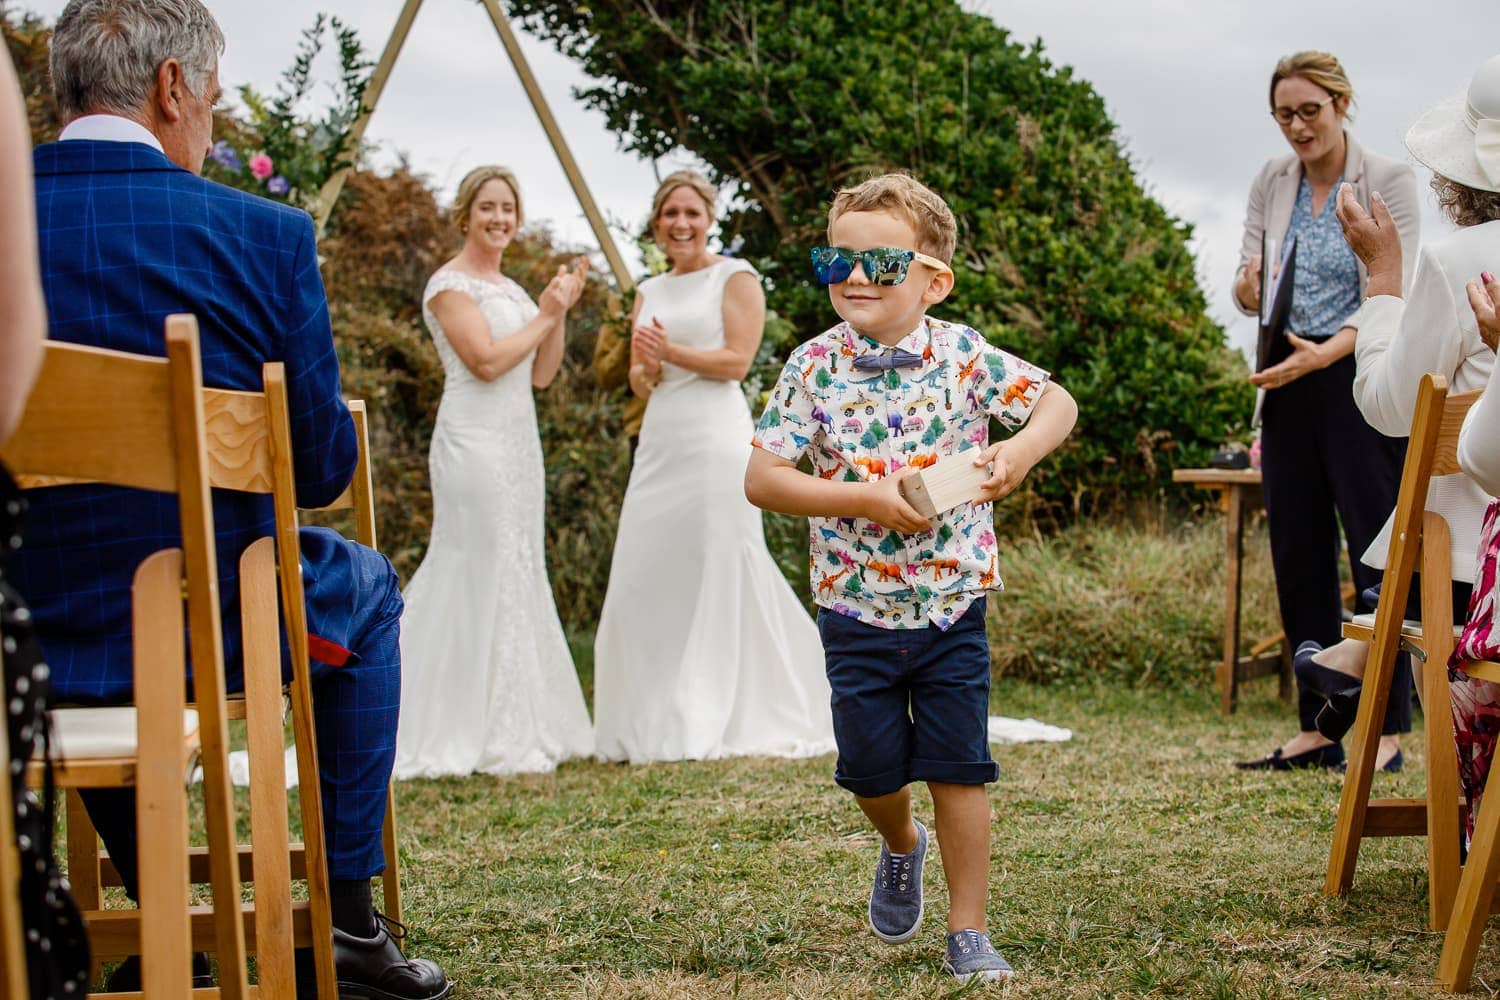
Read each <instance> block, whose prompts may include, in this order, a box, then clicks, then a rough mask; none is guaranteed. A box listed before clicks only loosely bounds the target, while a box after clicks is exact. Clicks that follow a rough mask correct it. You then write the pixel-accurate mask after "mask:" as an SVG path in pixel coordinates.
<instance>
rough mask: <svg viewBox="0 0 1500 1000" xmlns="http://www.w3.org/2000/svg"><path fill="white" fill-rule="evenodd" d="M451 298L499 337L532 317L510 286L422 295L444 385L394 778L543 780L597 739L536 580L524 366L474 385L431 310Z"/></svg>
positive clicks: (414, 589) (538, 460)
mask: <svg viewBox="0 0 1500 1000" xmlns="http://www.w3.org/2000/svg"><path fill="white" fill-rule="evenodd" d="M450 289H451V290H456V291H460V292H463V293H464V294H466V295H468V296H470V297H471V298H473V300H474V301H475V302H476V303H477V304H478V306H479V309H480V311H481V312H482V313H483V314H484V318H485V319H486V320H487V321H488V322H489V325H490V335H491V336H492V337H494V338H496V339H499V338H502V337H505V336H508V335H509V334H512V333H514V332H515V331H516V330H517V329H519V328H520V327H521V326H522V325H523V324H525V323H526V322H527V321H529V320H530V319H531V318H532V317H533V316H535V315H536V313H537V308H536V305H535V303H533V302H532V301H531V299H530V298H529V297H527V295H526V293H525V292H524V291H523V290H522V289H521V287H520V286H519V285H517V284H515V283H514V282H512V281H509V280H508V279H504V280H503V283H496V282H490V281H485V280H482V279H479V278H474V277H471V276H469V275H466V274H464V273H462V272H459V271H456V270H453V269H451V268H447V267H444V268H441V269H439V270H438V271H437V272H436V273H435V274H433V276H432V278H431V280H430V281H428V283H427V289H426V291H424V292H423V293H422V316H423V318H424V319H425V320H426V321H427V329H428V330H429V331H430V332H431V334H432V339H433V342H434V343H435V344H436V345H437V349H438V356H439V357H440V358H441V359H442V362H443V372H444V375H445V382H444V385H443V399H442V402H441V403H440V404H439V406H438V413H437V421H436V425H435V426H434V428H433V432H432V449H431V452H430V455H429V467H430V469H431V472H432V508H433V510H432V515H433V516H432V538H431V541H430V542H429V544H428V547H427V555H426V557H425V558H424V559H423V560H422V565H421V566H420V567H418V569H417V572H416V573H415V574H414V575H413V576H412V578H411V582H410V583H409V584H408V585H407V588H406V591H405V594H404V595H403V596H404V597H405V599H406V612H405V614H404V615H403V616H402V619H401V721H400V724H399V727H398V729H397V736H396V765H395V774H396V777H398V778H412V777H436V776H438V775H445V774H471V773H474V772H476V771H482V772H486V773H489V774H512V773H515V772H520V771H550V770H552V769H553V768H554V767H556V766H557V763H558V762H559V761H562V760H567V759H568V758H571V757H581V756H587V755H589V754H590V753H592V751H593V748H594V741H593V734H592V731H591V727H590V724H589V716H588V708H587V706H586V705H585V704H584V701H583V692H582V690H581V689H580V688H579V685H578V674H577V672H576V671H575V669H574V667H573V658H572V654H571V653H570V652H569V650H568V644H567V640H566V639H565V638H564V635H563V629H562V623H561V622H560V621H559V620H558V617H557V607H556V605H555V604H554V603H553V600H552V588H551V586H550V584H549V583H548V581H547V565H546V549H545V541H544V518H545V514H546V492H545V482H544V479H543V469H542V446H541V441H540V439H539V438H538V436H537V423H536V407H535V403H534V402H533V399H532V388H531V365H532V360H533V358H527V359H526V360H525V361H522V362H521V363H520V364H518V365H516V366H515V367H514V368H512V369H511V370H510V371H508V372H506V373H505V374H504V375H501V376H500V377H499V378H497V379H495V380H494V381H493V382H484V381H482V380H480V379H477V378H475V377H474V375H473V374H472V373H471V372H470V371H469V370H468V368H466V367H465V366H464V363H463V362H462V361H461V360H460V359H459V357H458V355H457V354H456V353H455V352H454V350H453V347H452V345H450V344H449V343H448V338H447V337H445V336H444V335H443V330H442V327H441V326H440V325H439V324H438V322H437V319H436V317H435V316H433V314H432V310H431V309H430V308H429V305H428V303H429V302H430V301H431V299H432V298H433V296H435V295H437V294H438V293H439V292H442V291H447V290H450Z"/></svg>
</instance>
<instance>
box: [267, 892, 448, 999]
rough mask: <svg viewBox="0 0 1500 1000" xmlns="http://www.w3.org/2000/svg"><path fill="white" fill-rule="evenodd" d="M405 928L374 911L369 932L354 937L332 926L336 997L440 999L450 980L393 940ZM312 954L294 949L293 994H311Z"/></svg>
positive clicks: (313, 989) (313, 976)
mask: <svg viewBox="0 0 1500 1000" xmlns="http://www.w3.org/2000/svg"><path fill="white" fill-rule="evenodd" d="M405 936H406V927H405V925H403V924H400V923H397V922H396V921H394V920H392V919H391V918H390V917H387V916H385V915H384V914H381V913H377V914H375V936H374V937H370V938H360V937H355V936H354V935H353V934H345V933H344V932H343V931H341V930H339V929H338V928H337V927H335V928H334V929H333V968H334V973H335V975H336V976H337V978H338V984H339V1000H442V998H443V997H446V996H448V995H449V994H451V993H452V992H453V984H452V983H450V982H448V977H447V976H445V975H444V974H443V970H442V969H441V968H440V967H439V966H438V964H437V963H436V962H433V961H430V960H428V959H425V958H407V957H406V956H405V955H403V954H401V949H400V948H399V947H398V946H397V945H396V942H397V941H398V940H399V939H401V938H404V937H405ZM316 983H317V975H316V972H315V971H314V968H313V963H312V953H311V951H308V950H305V949H299V950H298V952H297V995H298V996H299V997H316V996H317V985H316Z"/></svg>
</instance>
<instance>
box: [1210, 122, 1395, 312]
mask: <svg viewBox="0 0 1500 1000" xmlns="http://www.w3.org/2000/svg"><path fill="white" fill-rule="evenodd" d="M1344 141H1345V143H1346V144H1347V145H1346V150H1345V153H1344V180H1346V181H1348V182H1349V183H1350V184H1353V185H1354V195H1355V197H1356V198H1358V199H1359V203H1360V204H1361V205H1363V206H1364V207H1365V209H1366V211H1368V210H1369V208H1370V192H1372V191H1379V192H1380V196H1381V197H1382V198H1384V199H1385V203H1386V206H1387V207H1388V208H1390V210H1391V218H1393V219H1395V220H1396V231H1397V232H1399V233H1400V234H1401V288H1402V290H1403V291H1405V290H1406V289H1408V288H1410V287H1411V276H1412V271H1413V269H1414V268H1415V267H1416V264H1417V245H1418V243H1419V241H1420V234H1421V227H1422V219H1421V204H1420V202H1419V200H1418V197H1417V178H1416V174H1414V173H1413V172H1412V169H1411V167H1409V166H1407V165H1406V164H1404V163H1399V162H1397V161H1396V160H1392V159H1389V158H1387V157H1384V156H1379V155H1377V154H1375V153H1367V152H1365V151H1364V149H1363V148H1362V147H1361V146H1360V144H1359V143H1358V142H1356V141H1355V140H1354V136H1352V135H1350V134H1349V133H1348V132H1345V133H1344ZM1301 183H1302V161H1300V160H1298V159H1297V154H1296V153H1288V154H1287V155H1285V156H1282V157H1278V158H1276V159H1274V160H1269V161H1267V163H1266V165H1265V166H1264V167H1262V168H1261V171H1260V173H1259V174H1257V175H1256V177H1255V183H1254V184H1252V185H1251V186H1250V202H1249V204H1248V205H1247V206H1246V208H1245V236H1244V239H1242V240H1241V241H1240V262H1239V264H1238V266H1236V267H1235V270H1234V277H1235V280H1236V281H1238V280H1239V277H1240V274H1241V273H1242V272H1243V271H1244V270H1245V265H1246V264H1247V263H1248V262H1249V260H1250V258H1251V257H1253V256H1255V255H1256V254H1258V253H1260V246H1261V236H1262V234H1264V233H1270V234H1271V236H1272V237H1273V238H1274V239H1275V240H1276V246H1277V247H1281V246H1284V245H1285V243H1286V234H1287V230H1288V229H1290V228H1291V225H1292V209H1293V208H1294V207H1296V204H1297V188H1298V187H1299V186H1300V185H1301ZM1337 194H1338V192H1337V190H1335V191H1334V193H1333V194H1332V195H1330V196H1329V201H1328V204H1327V205H1325V206H1323V209H1324V211H1330V210H1332V208H1333V198H1334V197H1336V196H1337ZM1368 282H1369V275H1368V274H1367V273H1366V272H1365V265H1364V264H1363V263H1361V264H1360V265H1359V297H1360V300H1361V301H1363V300H1364V297H1365V286H1366V284H1367V283H1368ZM1230 287H1231V289H1232V288H1233V286H1232V285H1231V286H1230ZM1230 298H1232V299H1234V305H1235V308H1236V309H1238V310H1239V311H1240V312H1242V313H1244V314H1245V315H1246V316H1254V315H1255V310H1254V309H1246V308H1245V306H1244V305H1243V304H1242V303H1241V302H1240V300H1239V296H1237V295H1235V294H1234V293H1233V291H1231V292H1230ZM1363 315H1364V307H1363V306H1361V307H1360V308H1359V309H1356V310H1355V311H1354V313H1352V314H1351V315H1350V316H1349V318H1348V319H1347V320H1345V321H1344V325H1345V326H1352V327H1354V328H1355V329H1358V328H1359V326H1360V323H1361V322H1362V319H1361V317H1362V316H1363ZM1293 332H1294V333H1295V332H1297V331H1295V330H1294V331H1293Z"/></svg>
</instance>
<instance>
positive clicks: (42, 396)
mask: <svg viewBox="0 0 1500 1000" xmlns="http://www.w3.org/2000/svg"><path fill="white" fill-rule="evenodd" d="M166 344H167V356H166V357H165V358H153V357H143V356H140V355H134V354H125V353H123V352H120V351H110V350H104V349H102V348H96V347H83V346H80V345H77V344H64V343H58V342H55V341H54V342H49V343H48V344H47V345H46V352H45V355H44V358H43V361H42V368H41V372H40V373H39V375H38V376H37V380H36V384H35V386H33V388H32V391H31V395H30V397H29V398H28V399H27V403H26V411H25V413H24V414H23V415H22V417H21V423H20V426H19V427H18V428H17V429H16V432H15V434H14V435H13V436H12V437H11V439H10V440H9V441H8V442H6V444H5V446H4V447H3V448H0V460H3V461H4V462H5V464H6V465H7V466H9V467H10V468H11V469H12V470H13V471H14V472H15V473H16V474H17V477H18V479H19V480H20V481H21V482H22V484H23V485H36V484H39V483H46V482H55V481H59V480H84V481H91V482H100V483H108V484H111V485H116V486H131V487H136V488H139V489H147V490H155V491H158V492H162V493H175V494H176V495H177V499H178V504H179V507H180V509H181V520H182V550H183V563H184V576H185V577H186V581H187V597H188V624H189V629H190V632H189V639H190V642H191V649H192V657H193V668H194V674H195V684H196V685H197V686H198V687H199V688H200V690H199V698H200V700H213V699H214V698H215V697H217V700H219V701H222V700H223V695H224V647H223V643H222V642H221V641H220V637H221V634H222V625H221V622H220V614H219V602H218V595H217V592H218V569H217V566H216V563H215V560H214V543H213V539H214V522H213V507H212V505H211V503H210V502H209V492H208V490H209V479H208V458H207V450H206V444H205V433H204V412H203V388H202V387H203V366H202V362H201V360H200V355H199V350H198V321H197V319H196V318H195V317H193V316H188V315H175V316H169V317H167V322H166ZM205 684H206V685H208V689H207V690H201V689H202V687H203V686H204V685H205Z"/></svg>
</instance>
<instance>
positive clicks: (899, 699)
mask: <svg viewBox="0 0 1500 1000" xmlns="http://www.w3.org/2000/svg"><path fill="white" fill-rule="evenodd" d="M984 604H985V601H984V597H983V596H980V597H978V598H976V599H975V601H974V603H973V604H972V605H971V606H970V607H969V610H968V611H966V612H964V614H963V616H962V617H961V618H959V619H958V621H956V622H954V623H953V625H952V626H951V627H950V628H949V629H948V630H947V631H946V632H944V631H943V630H942V629H940V628H938V627H937V626H936V625H928V627H926V628H916V629H886V628H878V627H876V626H874V625H867V624H865V623H864V622H862V621H859V620H857V619H854V618H850V617H848V616H846V615H841V614H839V613H837V612H835V611H829V610H827V609H826V608H820V609H819V610H818V633H819V635H821V636H822V638H823V655H824V661H825V665H826V668H827V671H828V684H829V686H830V687H831V688H832V689H833V735H834V738H835V739H836V740H837V741H838V748H839V759H838V766H837V767H836V769H835V770H834V775H833V780H834V781H837V782H838V783H839V785H840V786H842V787H844V788H847V789H848V790H849V791H851V792H853V793H854V794H855V795H859V796H862V797H864V798H874V797H876V796H879V795H889V794H890V793H892V792H896V791H900V790H901V789H902V788H904V787H906V785H908V784H910V783H911V782H913V781H936V782H940V783H946V784H953V785H983V784H986V783H988V782H991V781H994V780H995V779H996V778H998V777H999V776H1000V765H998V764H996V763H995V761H994V760H993V759H992V758H991V757H990V743H989V711H990V647H989V642H988V640H987V639H986V638H985V633H984Z"/></svg>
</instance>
